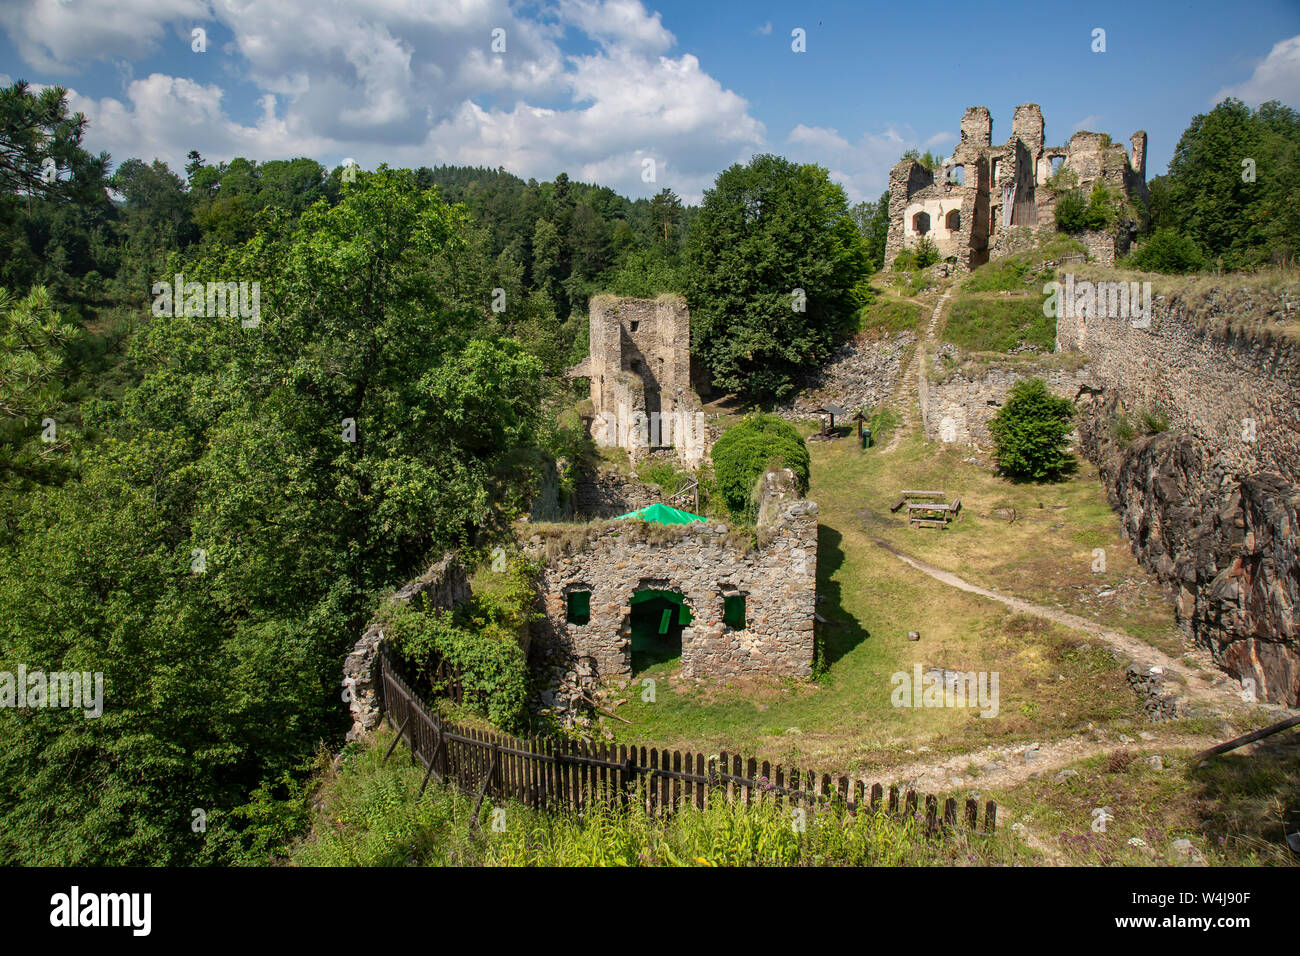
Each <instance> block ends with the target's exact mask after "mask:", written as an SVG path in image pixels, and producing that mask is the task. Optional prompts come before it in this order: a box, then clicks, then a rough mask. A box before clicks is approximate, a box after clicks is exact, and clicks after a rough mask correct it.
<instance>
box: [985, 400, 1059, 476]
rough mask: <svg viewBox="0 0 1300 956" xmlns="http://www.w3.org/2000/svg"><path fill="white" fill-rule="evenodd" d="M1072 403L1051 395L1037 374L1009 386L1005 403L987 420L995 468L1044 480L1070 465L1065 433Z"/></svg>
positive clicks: (1008, 474)
mask: <svg viewBox="0 0 1300 956" xmlns="http://www.w3.org/2000/svg"><path fill="white" fill-rule="evenodd" d="M1073 427H1074V404H1073V403H1072V402H1071V401H1070V400H1069V399H1065V398H1058V397H1057V396H1056V395H1053V394H1052V393H1051V391H1050V390H1049V389H1048V387H1047V383H1046V382H1044V381H1043V380H1042V379H1041V378H1031V379H1023V380H1021V381H1019V382H1017V383H1016V384H1015V385H1013V386H1012V387H1011V395H1010V397H1009V398H1008V399H1007V403H1006V404H1005V405H1003V406H1002V408H1000V409H999V410H998V413H997V414H996V415H995V416H993V418H992V420H990V422H989V432H990V433H991V434H992V435H993V442H994V452H993V458H994V460H995V461H996V462H997V464H998V471H999V472H1000V473H1001V474H1003V475H1005V476H1007V477H1008V478H1011V479H1013V480H1015V481H1047V480H1051V479H1054V478H1057V477H1059V476H1060V475H1063V474H1065V473H1067V472H1069V471H1070V470H1072V469H1073V467H1074V465H1075V462H1074V457H1073V456H1072V455H1071V454H1070V453H1069V451H1068V450H1067V449H1068V445H1069V440H1068V436H1069V434H1070V432H1071V431H1072V430H1073Z"/></svg>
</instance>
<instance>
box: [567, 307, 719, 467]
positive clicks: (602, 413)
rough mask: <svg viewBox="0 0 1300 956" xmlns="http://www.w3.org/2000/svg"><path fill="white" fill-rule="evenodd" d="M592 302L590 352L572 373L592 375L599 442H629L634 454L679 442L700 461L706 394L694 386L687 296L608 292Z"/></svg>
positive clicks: (682, 451) (688, 456)
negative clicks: (644, 296)
mask: <svg viewBox="0 0 1300 956" xmlns="http://www.w3.org/2000/svg"><path fill="white" fill-rule="evenodd" d="M590 309H591V311H590V322H591V348H590V352H589V353H588V355H587V357H586V358H585V359H584V360H583V361H582V362H581V363H580V364H578V365H575V366H574V367H573V368H571V369H569V376H570V377H572V378H590V379H591V403H592V408H593V415H594V420H593V421H592V426H591V429H592V436H593V437H594V438H595V440H596V442H597V443H598V444H601V445H605V446H617V447H619V448H626V449H627V450H628V452H629V453H630V454H631V455H632V457H633V459H634V460H635V459H636V458H637V457H638V456H640V455H642V454H644V453H646V452H648V451H653V450H656V449H661V448H675V449H676V450H677V452H678V454H679V455H680V456H681V457H682V459H683V460H684V461H686V462H687V463H692V462H697V461H699V460H700V458H701V457H702V456H703V454H704V451H705V445H706V437H705V429H704V421H703V419H704V416H703V414H702V412H701V411H700V405H701V403H700V397H699V395H698V394H696V392H695V390H694V389H693V388H692V387H691V319H690V314H689V313H688V312H687V310H686V302H685V300H683V299H682V298H681V297H680V296H675V295H661V296H659V297H658V298H657V299H632V298H619V297H616V296H612V295H602V296H596V297H595V298H593V299H592V300H591V307H590Z"/></svg>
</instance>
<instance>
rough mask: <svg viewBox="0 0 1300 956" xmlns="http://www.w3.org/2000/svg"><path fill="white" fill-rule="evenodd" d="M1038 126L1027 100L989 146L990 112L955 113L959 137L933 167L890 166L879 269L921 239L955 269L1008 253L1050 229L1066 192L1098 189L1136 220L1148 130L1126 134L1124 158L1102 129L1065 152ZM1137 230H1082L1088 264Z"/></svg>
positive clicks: (1079, 137) (1123, 226)
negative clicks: (1007, 134) (1002, 139)
mask: <svg viewBox="0 0 1300 956" xmlns="http://www.w3.org/2000/svg"><path fill="white" fill-rule="evenodd" d="M1043 128H1044V127H1043V113H1042V110H1041V109H1039V107H1038V104H1037V103H1024V104H1022V105H1020V106H1017V107H1016V110H1015V115H1014V116H1013V118H1012V121H1011V138H1010V139H1008V140H1007V141H1006V143H1004V144H1002V145H1001V146H994V145H992V139H993V120H992V117H991V116H990V114H989V111H988V108H987V107H984V106H972V107H970V108H969V109H968V110H966V114H965V115H964V116H963V117H962V121H961V141H960V142H959V143H958V144H957V146H956V148H955V149H954V150H953V153H952V155H951V156H949V157H948V158H947V159H946V160H944V162H943V163H942V165H941V166H939V168H938V169H935V170H931V169H927V168H926V167H925V166H923V165H922V164H921V163H920V162H918V161H917V160H915V159H904V160H902V161H900V162H899V163H897V164H896V165H895V166H894V168H893V169H892V170H891V171H890V174H889V237H888V239H887V241H886V245H885V267H886V268H889V267H891V266H892V265H893V263H894V260H895V259H896V258H897V257H898V254H899V253H900V252H902V251H903V250H904V249H910V248H913V247H915V246H916V245H917V243H919V242H920V241H921V239H922V237H927V236H928V237H929V239H930V240H931V241H932V242H933V243H934V244H935V247H936V248H937V249H938V252H939V256H940V258H941V259H945V260H947V261H948V262H950V263H951V264H953V265H954V266H956V268H957V269H959V270H962V271H969V270H970V269H973V268H975V267H976V266H979V265H983V264H984V263H985V262H988V260H989V259H990V258H991V257H993V256H1000V255H1006V254H1008V253H1010V252H1014V251H1015V250H1016V249H1017V248H1019V247H1020V245H1021V243H1022V242H1025V241H1029V240H1033V239H1036V238H1037V237H1038V235H1039V234H1040V233H1041V232H1042V231H1054V230H1055V228H1056V226H1055V211H1056V201H1057V198H1058V196H1059V195H1060V194H1061V192H1063V191H1065V190H1066V189H1074V188H1079V189H1081V190H1083V192H1084V194H1085V195H1088V194H1090V192H1091V190H1092V188H1093V186H1094V185H1096V184H1098V183H1101V184H1104V185H1105V186H1106V187H1107V188H1108V189H1109V190H1110V191H1111V192H1112V193H1114V194H1115V195H1117V196H1119V197H1121V199H1122V200H1124V201H1125V202H1126V204H1128V205H1130V206H1131V207H1135V209H1136V210H1138V211H1139V212H1138V214H1139V215H1140V214H1141V212H1140V211H1141V210H1145V208H1146V205H1147V202H1148V199H1149V194H1148V192H1147V185H1146V151H1147V134H1146V132H1145V131H1143V130H1139V131H1138V132H1136V133H1134V134H1133V136H1132V138H1131V139H1130V145H1131V149H1132V152H1131V154H1130V152H1128V151H1126V150H1125V149H1124V147H1123V146H1121V145H1119V144H1118V143H1112V142H1111V139H1110V136H1109V135H1107V134H1105V133H1089V132H1083V131H1080V132H1078V133H1075V134H1074V135H1073V136H1071V137H1070V142H1069V144H1068V145H1066V146H1047V145H1044V144H1045V139H1044V135H1043ZM1058 173H1061V174H1066V175H1062V176H1061V177H1060V178H1057V177H1058ZM1135 227H1136V222H1134V223H1132V224H1130V223H1127V222H1124V221H1121V222H1120V223H1119V224H1118V226H1117V227H1116V229H1115V230H1114V231H1113V232H1111V233H1085V234H1084V235H1083V236H1082V238H1083V240H1084V242H1085V244H1086V245H1087V246H1088V255H1089V258H1090V259H1094V260H1097V261H1100V262H1103V263H1106V264H1111V263H1113V262H1114V260H1115V259H1116V257H1117V256H1119V255H1123V254H1124V253H1125V252H1127V251H1128V246H1129V242H1130V235H1131V231H1132V230H1133V229H1135Z"/></svg>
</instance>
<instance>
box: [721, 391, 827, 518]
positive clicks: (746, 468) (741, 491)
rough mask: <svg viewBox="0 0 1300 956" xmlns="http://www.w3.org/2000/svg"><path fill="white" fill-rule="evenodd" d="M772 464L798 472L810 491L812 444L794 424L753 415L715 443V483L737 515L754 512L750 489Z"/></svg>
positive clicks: (801, 486)
mask: <svg viewBox="0 0 1300 956" xmlns="http://www.w3.org/2000/svg"><path fill="white" fill-rule="evenodd" d="M769 467H783V468H789V469H790V470H791V471H793V472H794V473H795V477H796V479H797V480H798V483H799V491H800V493H806V492H807V490H808V473H809V459H808V447H807V446H806V445H805V444H804V441H803V438H802V437H801V436H800V435H799V433H798V432H797V431H795V428H794V426H793V425H791V424H790V423H789V422H786V421H782V420H781V419H779V418H776V417H775V416H772V415H752V416H750V417H749V418H746V419H745V420H744V421H743V422H741V423H740V424H739V425H733V426H732V427H731V428H728V429H727V430H726V431H725V432H723V434H722V437H721V438H719V439H718V441H717V443H716V444H715V445H714V446H713V473H714V484H715V487H716V488H717V491H718V492H719V493H720V494H721V495H722V498H723V500H724V501H725V502H726V504H727V508H728V510H729V511H730V512H731V513H732V514H733V515H737V516H739V515H746V514H749V513H751V512H750V492H751V491H752V490H753V488H754V484H755V482H757V481H758V479H759V478H761V477H762V475H763V472H765V471H766V470H767V469H768V468H769Z"/></svg>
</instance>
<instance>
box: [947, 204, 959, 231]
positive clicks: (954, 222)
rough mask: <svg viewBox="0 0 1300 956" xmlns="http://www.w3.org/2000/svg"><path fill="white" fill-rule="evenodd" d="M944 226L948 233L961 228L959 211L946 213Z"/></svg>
mask: <svg viewBox="0 0 1300 956" xmlns="http://www.w3.org/2000/svg"><path fill="white" fill-rule="evenodd" d="M944 225H946V226H947V227H948V231H949V232H956V231H957V230H958V229H960V228H961V211H960V210H958V209H954V210H953V211H952V212H950V213H948V218H947V219H945V220H944Z"/></svg>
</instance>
